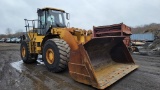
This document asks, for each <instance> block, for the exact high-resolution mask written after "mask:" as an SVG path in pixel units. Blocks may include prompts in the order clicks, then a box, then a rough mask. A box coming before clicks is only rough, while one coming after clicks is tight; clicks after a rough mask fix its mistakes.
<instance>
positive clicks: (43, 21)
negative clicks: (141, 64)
mask: <svg viewBox="0 0 160 90" xmlns="http://www.w3.org/2000/svg"><path fill="white" fill-rule="evenodd" d="M37 13H38V20H27V19H25V23H26V26H25V27H26V35H25V39H24V40H23V41H22V42H21V46H20V53H21V58H22V60H23V62H24V63H27V64H29V63H34V62H36V60H37V56H38V55H39V54H40V55H42V59H43V61H44V63H45V66H46V67H47V68H48V70H49V71H52V72H61V71H63V70H65V69H66V68H67V67H68V68H69V74H70V76H71V77H72V78H73V79H74V80H76V81H78V82H80V83H84V84H88V85H92V86H93V87H95V88H98V89H104V88H106V87H108V86H110V85H111V84H113V83H114V82H116V81H117V80H119V79H120V78H122V77H123V76H125V75H126V74H128V73H130V72H131V71H133V70H134V69H136V68H137V67H138V66H137V65H135V63H134V61H133V59H132V57H131V55H130V54H129V52H128V50H127V48H126V46H125V45H124V43H123V38H124V37H107V36H103V37H93V33H92V31H91V30H88V31H87V30H83V29H78V28H67V27H66V25H65V16H66V19H69V14H68V13H66V12H65V11H64V10H61V9H56V8H50V7H45V8H42V9H38V10H37ZM36 22H37V23H36Z"/></svg>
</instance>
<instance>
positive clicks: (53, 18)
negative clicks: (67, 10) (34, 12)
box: [46, 10, 66, 27]
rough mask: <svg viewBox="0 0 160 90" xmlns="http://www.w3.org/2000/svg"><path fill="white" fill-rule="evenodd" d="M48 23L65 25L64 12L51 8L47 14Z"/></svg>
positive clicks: (59, 25)
mask: <svg viewBox="0 0 160 90" xmlns="http://www.w3.org/2000/svg"><path fill="white" fill-rule="evenodd" d="M46 23H47V24H48V25H53V26H57V27H65V26H66V25H65V20H64V12H61V11H55V10H49V11H48V12H47V16H46Z"/></svg>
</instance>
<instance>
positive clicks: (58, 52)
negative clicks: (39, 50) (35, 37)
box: [42, 38, 70, 72]
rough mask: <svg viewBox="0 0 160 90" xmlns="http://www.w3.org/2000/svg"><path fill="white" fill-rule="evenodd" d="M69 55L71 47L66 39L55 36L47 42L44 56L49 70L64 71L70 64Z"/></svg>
mask: <svg viewBox="0 0 160 90" xmlns="http://www.w3.org/2000/svg"><path fill="white" fill-rule="evenodd" d="M69 55H70V47H69V45H68V44H67V43H66V41H64V40H62V39H59V38H55V39H49V40H47V41H46V42H45V45H44V48H43V55H42V56H43V60H44V63H45V65H46V67H47V68H48V70H49V71H51V72H61V71H64V70H65V69H66V68H67V66H68V62H69Z"/></svg>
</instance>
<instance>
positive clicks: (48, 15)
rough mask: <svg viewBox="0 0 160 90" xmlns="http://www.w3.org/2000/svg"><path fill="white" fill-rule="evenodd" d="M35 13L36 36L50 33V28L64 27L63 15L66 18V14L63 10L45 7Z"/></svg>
mask: <svg viewBox="0 0 160 90" xmlns="http://www.w3.org/2000/svg"><path fill="white" fill-rule="evenodd" d="M37 13H38V28H39V30H38V34H42V35H45V34H46V33H47V32H50V30H51V28H58V27H60V28H64V27H66V24H65V18H64V14H66V17H68V13H65V11H64V10H61V9H56V8H49V7H46V8H42V9H38V10H37ZM67 19H68V18H67Z"/></svg>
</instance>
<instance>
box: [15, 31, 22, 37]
mask: <svg viewBox="0 0 160 90" xmlns="http://www.w3.org/2000/svg"><path fill="white" fill-rule="evenodd" d="M22 34H23V30H22V29H19V30H17V31H16V33H15V34H14V36H15V37H19V36H21V35H22Z"/></svg>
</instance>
